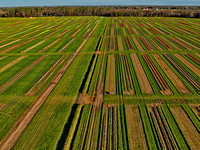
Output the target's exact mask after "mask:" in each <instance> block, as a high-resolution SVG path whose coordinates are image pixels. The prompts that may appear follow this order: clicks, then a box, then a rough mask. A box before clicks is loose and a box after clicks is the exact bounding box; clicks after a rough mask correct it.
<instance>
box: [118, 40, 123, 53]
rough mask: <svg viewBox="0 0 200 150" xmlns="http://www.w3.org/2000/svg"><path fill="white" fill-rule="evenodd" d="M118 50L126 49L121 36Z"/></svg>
mask: <svg viewBox="0 0 200 150" xmlns="http://www.w3.org/2000/svg"><path fill="white" fill-rule="evenodd" d="M117 39H118V50H119V51H123V50H124V45H123V42H122V38H121V37H118V38H117Z"/></svg>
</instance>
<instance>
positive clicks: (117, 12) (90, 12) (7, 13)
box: [0, 6, 200, 18]
mask: <svg viewBox="0 0 200 150" xmlns="http://www.w3.org/2000/svg"><path fill="white" fill-rule="evenodd" d="M41 16H108V17H109V16H136V17H186V18H199V17H200V6H105V7H104V6H98V7H97V6H88V7H87V6H82V7H81V6H79V7H72V6H54V7H45V6H44V7H14V8H10V7H6V8H0V17H41Z"/></svg>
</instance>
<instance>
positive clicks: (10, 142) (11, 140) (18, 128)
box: [0, 19, 101, 150]
mask: <svg viewBox="0 0 200 150" xmlns="http://www.w3.org/2000/svg"><path fill="white" fill-rule="evenodd" d="M100 21H101V19H100V20H99V21H98V23H97V24H96V25H95V27H94V28H93V30H92V31H91V32H90V34H89V35H91V34H92V33H93V31H94V30H95V29H96V27H97V25H98V24H99V22H100ZM87 40H88V38H86V39H85V40H84V41H83V43H82V44H81V45H80V46H79V48H78V49H77V50H76V51H75V52H74V54H73V55H72V56H71V58H70V59H69V60H68V61H67V63H66V64H65V65H64V66H63V67H62V69H61V70H60V71H59V72H58V74H57V75H56V76H55V77H54V78H53V80H52V81H51V83H50V84H48V86H47V87H46V88H45V89H44V91H43V92H42V93H41V94H40V96H38V98H37V99H36V100H35V102H34V103H33V104H32V105H31V106H30V107H29V108H28V110H27V111H26V112H25V113H24V115H23V116H22V117H21V118H20V119H19V120H18V121H17V122H16V123H15V125H14V126H13V128H12V129H11V130H10V132H9V134H8V135H7V136H6V137H5V138H4V139H3V141H2V142H1V143H0V149H1V150H8V149H12V147H13V146H14V144H15V142H16V141H17V139H18V138H19V137H20V135H21V134H22V132H23V131H24V130H25V129H26V127H27V126H28V124H29V122H30V121H31V120H32V118H33V117H34V115H35V114H36V112H37V111H38V110H39V109H40V107H41V106H42V104H43V103H44V102H45V100H46V99H47V97H48V96H49V94H50V93H51V92H52V90H53V89H54V88H55V86H56V85H57V83H58V82H59V81H60V79H61V78H62V76H63V74H64V73H65V71H66V70H67V68H68V67H69V65H70V64H71V63H72V61H73V60H74V58H75V57H76V56H77V55H78V53H79V51H80V50H81V49H82V47H83V46H84V44H85V43H86V42H87Z"/></svg>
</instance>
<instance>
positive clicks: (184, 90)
mask: <svg viewBox="0 0 200 150" xmlns="http://www.w3.org/2000/svg"><path fill="white" fill-rule="evenodd" d="M153 57H154V58H155V60H156V61H157V62H158V64H159V65H160V66H161V67H162V69H163V71H164V72H165V73H166V75H167V76H168V77H169V79H170V80H171V81H172V83H173V84H174V85H175V87H176V88H177V90H178V91H179V92H180V93H183V94H191V92H190V91H189V90H188V89H187V87H186V86H185V85H184V84H183V82H182V81H181V80H180V79H179V78H178V77H177V76H176V74H175V73H174V72H173V71H172V70H171V69H170V68H169V66H168V65H167V64H166V63H165V62H164V61H163V60H162V58H161V57H160V56H159V55H158V54H153Z"/></svg>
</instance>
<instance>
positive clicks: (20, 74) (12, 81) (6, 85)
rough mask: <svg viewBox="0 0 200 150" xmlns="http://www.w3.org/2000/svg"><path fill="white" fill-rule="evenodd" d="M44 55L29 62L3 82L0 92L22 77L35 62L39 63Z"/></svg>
mask: <svg viewBox="0 0 200 150" xmlns="http://www.w3.org/2000/svg"><path fill="white" fill-rule="evenodd" d="M45 57H46V56H41V57H40V58H38V59H37V60H36V61H34V62H33V63H32V64H30V65H29V66H28V67H26V68H24V69H23V70H22V71H20V72H19V73H18V74H16V75H15V76H14V77H12V78H11V79H10V80H8V81H7V82H6V83H4V84H3V85H2V86H0V93H3V92H4V91H5V90H6V89H8V88H9V87H10V86H11V85H13V84H14V83H15V82H16V81H18V80H19V79H20V78H21V77H23V76H24V75H25V74H26V73H27V72H29V71H30V70H31V69H32V68H33V67H35V66H36V65H37V64H39V63H40V62H41V61H42V60H43V59H44V58H45Z"/></svg>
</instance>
